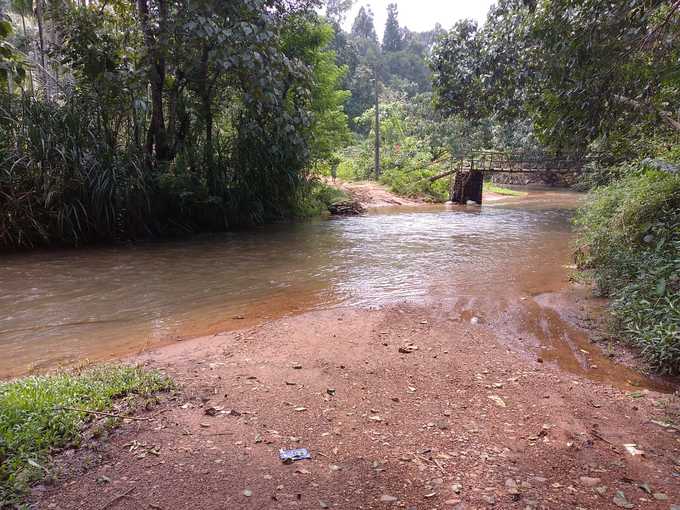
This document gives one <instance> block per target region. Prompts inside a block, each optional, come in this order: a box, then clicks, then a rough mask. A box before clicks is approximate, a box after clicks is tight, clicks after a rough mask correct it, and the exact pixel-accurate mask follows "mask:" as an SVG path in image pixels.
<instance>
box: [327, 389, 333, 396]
mask: <svg viewBox="0 0 680 510" xmlns="http://www.w3.org/2000/svg"><path fill="white" fill-rule="evenodd" d="M326 393H328V394H329V395H330V396H331V397H334V396H335V389H334V388H327V389H326Z"/></svg>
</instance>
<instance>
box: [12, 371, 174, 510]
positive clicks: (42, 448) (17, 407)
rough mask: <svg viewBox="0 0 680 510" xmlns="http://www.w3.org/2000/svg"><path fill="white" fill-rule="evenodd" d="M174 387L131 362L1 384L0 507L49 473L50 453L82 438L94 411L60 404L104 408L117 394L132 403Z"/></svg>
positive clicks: (117, 400)
mask: <svg viewBox="0 0 680 510" xmlns="http://www.w3.org/2000/svg"><path fill="white" fill-rule="evenodd" d="M172 387H173V384H172V382H171V381H170V380H169V379H168V378H167V377H165V376H164V375H161V374H160V373H157V372H149V371H145V370H143V369H141V368H138V367H129V366H102V367H98V368H94V369H87V370H83V371H81V372H60V373H57V374H54V375H46V376H31V377H25V378H22V379H16V380H14V381H9V382H4V383H0V466H1V467H0V507H4V505H10V504H12V503H18V502H19V501H20V499H21V497H22V496H23V495H24V494H25V492H26V491H27V490H28V488H29V486H30V484H31V483H32V482H34V481H36V480H38V479H41V478H43V477H44V476H45V475H46V474H49V467H48V466H49V456H50V453H51V452H53V451H54V450H56V449H59V448H64V447H67V446H69V445H77V444H78V443H79V441H80V440H81V438H82V433H83V428H84V426H85V425H86V424H87V423H88V422H90V421H91V419H92V415H91V414H87V413H82V412H78V411H72V410H67V409H63V407H73V408H78V409H87V410H92V411H107V410H110V409H112V407H113V406H114V405H115V404H119V403H120V401H121V399H124V398H125V399H127V400H129V404H132V403H133V402H134V399H135V398H136V397H140V396H141V397H148V396H150V395H151V394H153V393H155V392H158V391H162V390H167V389H170V388H172ZM129 407H130V406H129V405H128V408H129Z"/></svg>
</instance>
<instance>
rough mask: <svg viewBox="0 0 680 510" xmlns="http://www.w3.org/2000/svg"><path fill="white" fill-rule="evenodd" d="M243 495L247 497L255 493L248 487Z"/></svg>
mask: <svg viewBox="0 0 680 510" xmlns="http://www.w3.org/2000/svg"><path fill="white" fill-rule="evenodd" d="M243 495H244V496H245V497H246V498H249V497H250V496H252V495H253V491H251V490H250V489H246V490H244V491H243Z"/></svg>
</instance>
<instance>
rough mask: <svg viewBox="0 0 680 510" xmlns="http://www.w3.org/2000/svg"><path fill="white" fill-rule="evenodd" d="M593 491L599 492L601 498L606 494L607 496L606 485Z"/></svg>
mask: <svg viewBox="0 0 680 510" xmlns="http://www.w3.org/2000/svg"><path fill="white" fill-rule="evenodd" d="M593 490H594V491H595V492H597V493H598V494H599V495H600V496H604V495H605V494H607V486H606V485H600V486H599V487H595V488H594V489H593Z"/></svg>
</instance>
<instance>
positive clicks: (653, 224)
mask: <svg viewBox="0 0 680 510" xmlns="http://www.w3.org/2000/svg"><path fill="white" fill-rule="evenodd" d="M616 173H620V174H621V175H623V177H622V178H620V179H619V180H616V181H614V182H612V183H611V184H608V185H606V186H601V187H599V188H596V189H595V190H594V191H593V192H591V194H590V195H589V199H588V202H587V204H586V205H585V206H584V207H583V208H582V209H581V210H580V212H579V213H578V215H577V218H576V225H577V230H578V242H579V245H580V253H581V254H582V259H581V260H580V261H579V265H580V266H581V268H583V269H587V270H589V272H590V274H591V275H592V277H593V279H594V281H595V283H596V284H597V287H598V288H599V289H600V291H601V292H602V293H603V294H604V295H606V296H609V297H610V298H611V305H610V306H611V311H612V314H613V317H614V318H615V321H614V328H615V332H616V333H618V334H620V335H621V336H622V337H623V338H624V339H626V340H628V341H629V342H631V343H632V344H634V345H636V346H637V347H639V348H640V352H641V354H642V355H643V356H644V358H645V359H646V360H648V361H649V362H650V364H651V365H652V366H653V367H655V368H656V369H658V370H659V371H661V372H665V373H678V372H680V175H678V174H673V173H667V172H662V171H658V170H652V169H649V168H646V167H645V166H644V165H642V164H635V165H626V166H624V167H620V168H618V169H616Z"/></svg>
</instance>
